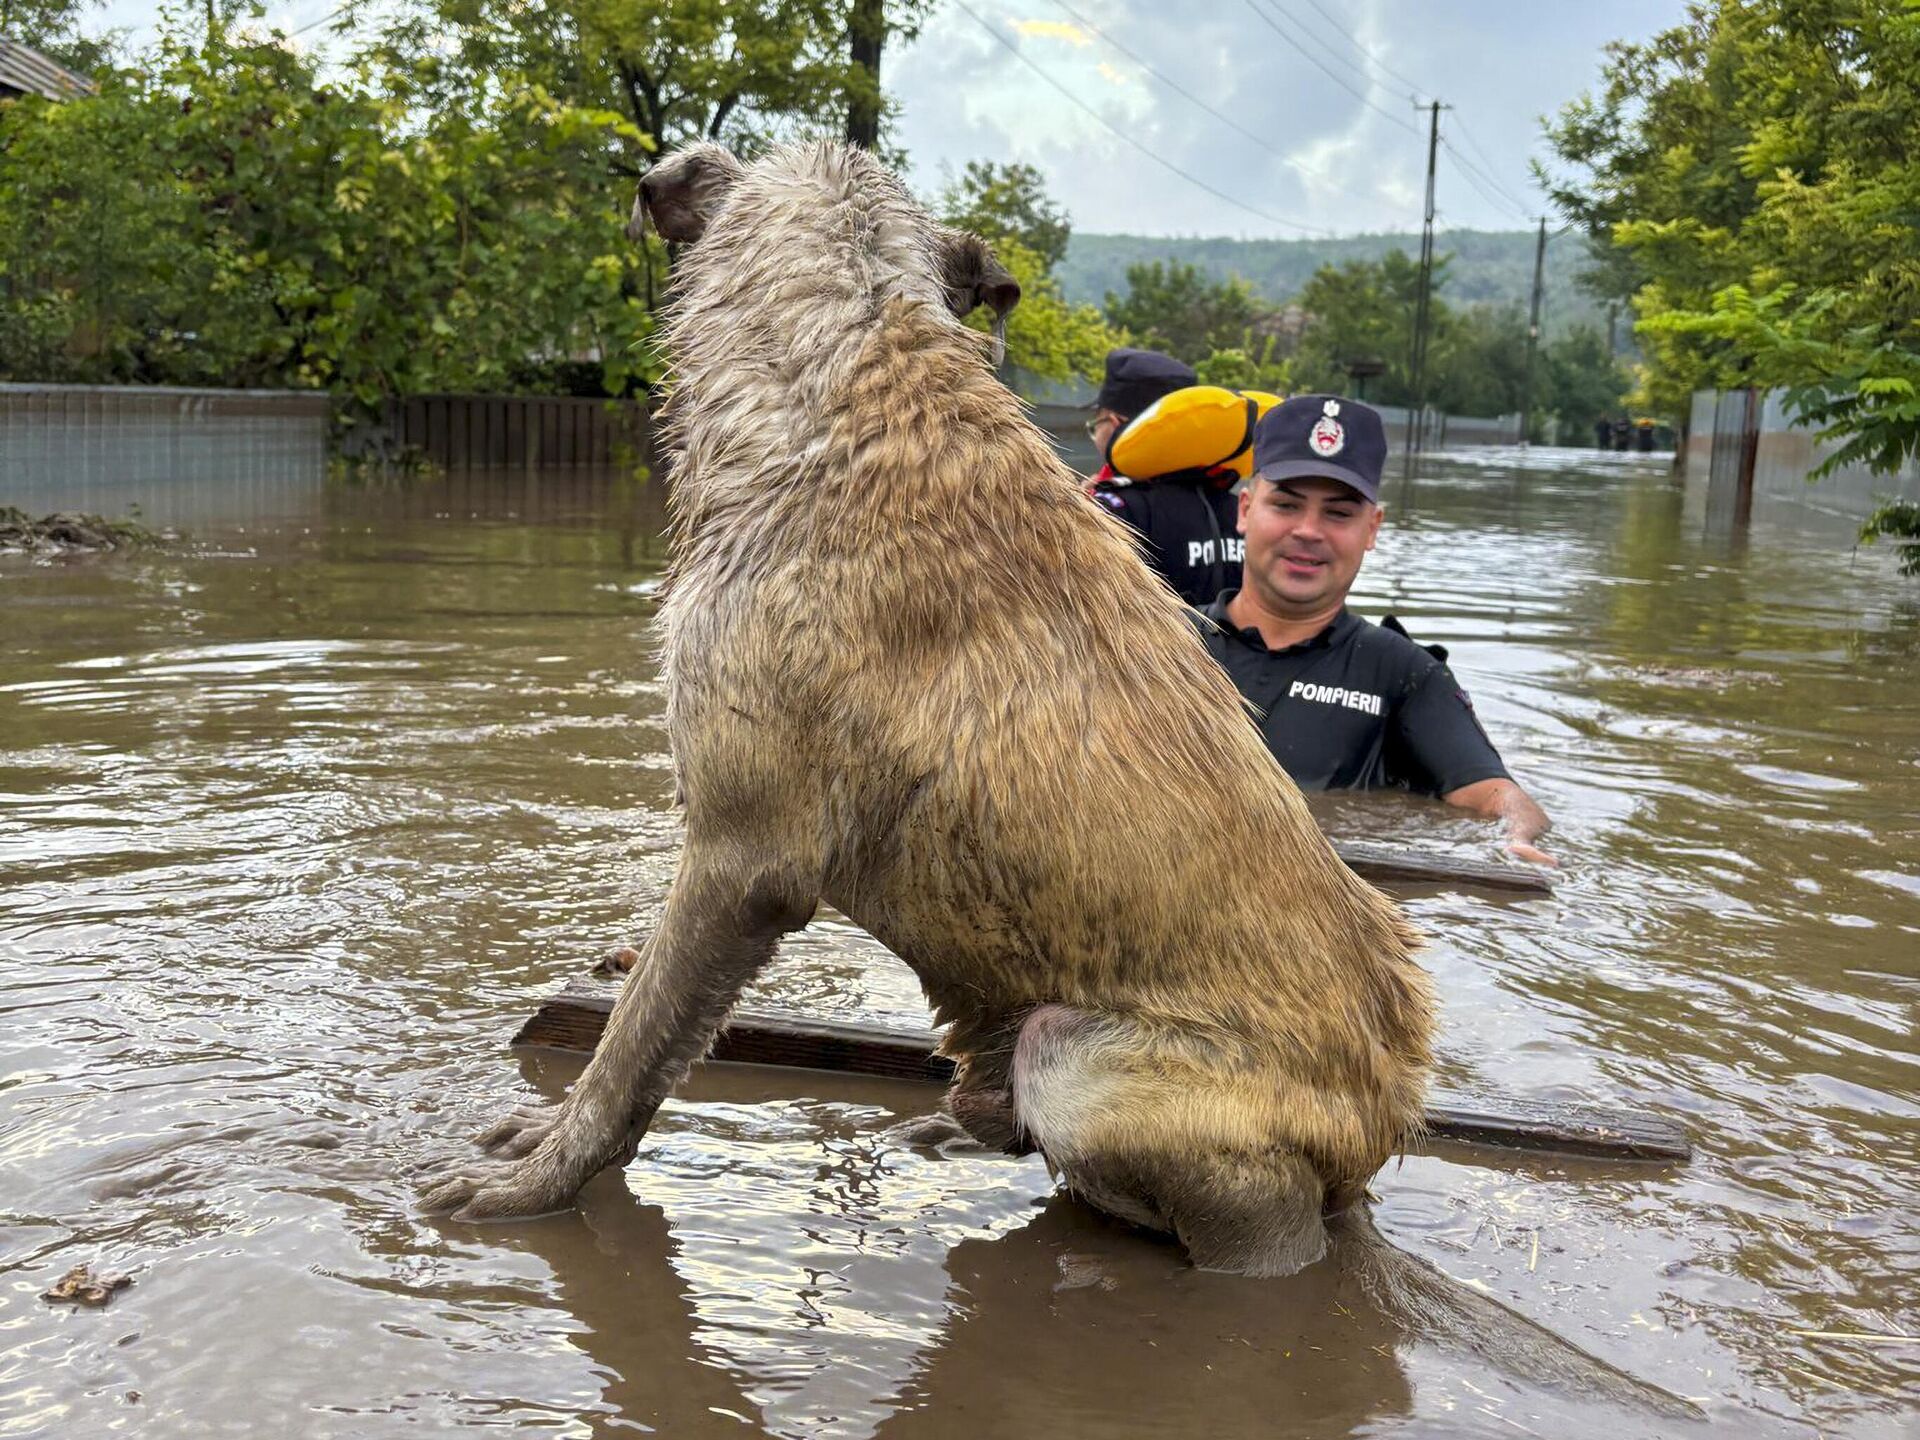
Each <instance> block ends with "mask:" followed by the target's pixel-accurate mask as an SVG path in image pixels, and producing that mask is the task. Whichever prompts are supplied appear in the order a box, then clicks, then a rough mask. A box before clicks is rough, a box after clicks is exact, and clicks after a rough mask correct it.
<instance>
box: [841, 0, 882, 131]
mask: <svg viewBox="0 0 1920 1440" xmlns="http://www.w3.org/2000/svg"><path fill="white" fill-rule="evenodd" d="M886 38H887V6H886V0H853V13H852V14H851V15H850V16H849V17H848V19H847V53H848V58H849V59H851V60H852V61H853V66H854V72H855V73H854V81H855V89H854V91H853V93H852V95H850V96H849V97H848V100H847V143H848V144H849V145H858V146H859V147H860V148H861V149H863V150H871V149H873V148H874V147H875V146H877V145H878V144H879V143H880V47H881V45H882V44H884V43H885V41H886Z"/></svg>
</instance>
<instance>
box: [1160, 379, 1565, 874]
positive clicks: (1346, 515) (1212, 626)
mask: <svg viewBox="0 0 1920 1440" xmlns="http://www.w3.org/2000/svg"><path fill="white" fill-rule="evenodd" d="M1386 458H1387V437H1386V429H1385V427H1384V426H1383V425H1382V424H1381V421H1380V415H1379V413H1378V412H1377V411H1375V410H1373V409H1372V408H1370V407H1369V406H1367V405H1364V404H1361V403H1360V402H1359V401H1356V400H1347V399H1344V398H1342V397H1340V396H1337V395H1296V396H1294V397H1293V398H1292V399H1291V400H1287V401H1284V402H1282V403H1281V404H1279V405H1277V406H1275V407H1274V408H1273V409H1271V410H1269V411H1268V412H1267V414H1266V416H1265V418H1263V419H1262V420H1261V421H1260V424H1259V426H1258V427H1257V428H1256V430H1255V431H1254V461H1253V475H1252V478H1250V479H1249V480H1248V481H1247V483H1246V487H1245V488H1244V489H1243V490H1242V491H1241V494H1240V499H1239V507H1240V508H1239V521H1238V523H1239V529H1240V533H1241V534H1242V535H1243V536H1244V537H1245V540H1246V551H1245V555H1244V558H1243V561H1242V564H1243V567H1244V584H1243V585H1242V586H1241V588H1240V589H1238V590H1229V591H1227V592H1226V593H1224V594H1222V595H1221V596H1220V597H1219V598H1218V599H1216V600H1215V601H1214V602H1213V603H1212V604H1211V605H1209V606H1207V607H1206V608H1205V609H1204V610H1203V611H1199V612H1197V614H1198V615H1200V616H1204V622H1203V623H1202V624H1201V625H1200V632H1201V637H1202V638H1203V639H1204V640H1205V642H1206V645H1207V649H1208V650H1209V651H1210V652H1211V653H1212V654H1213V657H1214V659H1216V660H1218V661H1219V662H1220V664H1221V665H1222V666H1223V667H1224V668H1225V670H1226V672H1227V674H1228V675H1229V676H1231V677H1232V679H1233V683H1234V685H1235V686H1236V688H1238V689H1239V691H1240V693H1241V695H1242V696H1244V697H1245V698H1246V700H1247V701H1248V702H1249V703H1250V705H1251V706H1252V707H1253V709H1254V711H1255V717H1256V719H1255V723H1256V724H1257V725H1258V726H1259V729H1260V734H1261V736H1262V737H1263V738H1264V739H1265V740H1266V742H1267V748H1268V749H1269V750H1271V751H1272V752H1273V756H1274V758H1275V759H1276V760H1278V761H1279V762H1280V764H1281V766H1282V768H1284V769H1285V770H1286V772H1287V773H1288V774H1289V775H1291V776H1292V777H1293V779H1294V781H1295V783H1296V784H1298V785H1299V786H1300V788H1301V789H1303V790H1379V789H1403V790H1410V791H1412V792H1413V793H1415V794H1418V795H1431V796H1437V797H1438V798H1440V799H1442V800H1445V801H1446V802H1447V803H1448V804H1449V805H1457V806H1459V807H1460V808H1461V809H1463V810H1468V811H1471V812H1472V813H1473V814H1475V815H1480V816H1483V817H1485V818H1486V819H1489V820H1498V821H1500V822H1501V823H1502V824H1503V825H1504V827H1505V830H1506V846H1507V849H1508V851H1510V852H1511V853H1512V854H1514V855H1516V856H1518V857H1519V858H1521V859H1523V860H1530V861H1533V862H1535V863H1536V864H1542V865H1552V864H1554V863H1556V862H1555V861H1554V859H1553V857H1552V856H1550V855H1548V854H1547V853H1546V852H1545V851H1543V850H1541V849H1540V848H1539V847H1538V846H1537V845H1536V844H1535V843H1534V842H1535V841H1536V840H1538V839H1539V838H1540V837H1541V836H1542V835H1543V834H1545V833H1546V831H1547V829H1548V827H1549V826H1550V824H1551V823H1552V822H1551V821H1549V820H1548V819H1547V816H1546V813H1545V812H1544V811H1543V810H1541V808H1540V807H1539V806H1538V805H1536V804H1535V803H1534V802H1533V800H1532V798H1531V797H1530V796H1529V795H1528V794H1527V792H1526V791H1525V790H1523V789H1521V788H1520V786H1519V785H1518V784H1517V783H1516V782H1515V781H1514V779H1513V777H1512V776H1511V775H1509V774H1508V773H1507V767H1506V766H1505V765H1504V764H1502V763H1501V760H1500V754H1499V752H1498V751H1497V750H1495V749H1494V748H1493V742H1492V741H1491V740H1489V739H1488V738H1487V733H1486V731H1485V730H1483V729H1481V727H1480V721H1479V719H1478V718H1477V717H1476V716H1475V715H1474V713H1473V704H1472V702H1471V701H1470V700H1468V699H1467V693H1466V691H1465V690H1463V689H1461V688H1460V683H1459V681H1457V680H1455V679H1454V677H1453V672H1452V671H1451V670H1449V669H1448V668H1447V666H1446V652H1445V651H1444V650H1440V649H1439V647H1437V646H1436V647H1434V648H1433V649H1432V650H1429V649H1427V648H1426V647H1423V646H1420V645H1417V644H1415V643H1414V642H1413V641H1412V640H1410V639H1408V638H1407V635H1406V632H1405V631H1404V630H1403V629H1401V628H1400V627H1399V625H1398V622H1396V621H1395V620H1394V619H1393V618H1392V617H1391V616H1389V617H1388V618H1387V620H1386V621H1385V622H1384V624H1382V625H1373V624H1370V623H1369V622H1367V621H1366V620H1363V619H1361V618H1360V617H1359V616H1358V615H1355V614H1354V613H1353V612H1352V611H1350V610H1348V609H1347V592H1348V591H1349V590H1351V589H1352V588H1353V582H1354V579H1355V578H1356V577H1357V576H1358V575H1359V573H1360V564H1361V561H1362V560H1364V559H1365V558H1366V554H1367V552H1368V551H1369V550H1371V549H1373V545H1374V540H1375V538H1376V537H1377V536H1378V535H1379V533H1380V520H1381V515H1382V511H1381V508H1380V472H1381V469H1382V467H1383V466H1384V464H1385V462H1386ZM1205 622H1211V623H1205Z"/></svg>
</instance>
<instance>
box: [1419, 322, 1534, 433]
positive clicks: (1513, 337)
mask: <svg viewBox="0 0 1920 1440" xmlns="http://www.w3.org/2000/svg"><path fill="white" fill-rule="evenodd" d="M1536 363H1537V362H1536ZM1526 369H1527V320H1526V316H1525V315H1524V314H1522V313H1521V311H1520V307H1519V306H1517V305H1467V306H1463V307H1461V308H1459V309H1450V308H1448V307H1445V306H1440V307H1437V310H1436V314H1435V333H1434V336H1433V338H1432V340H1431V341H1430V342H1429V344H1428V349H1427V370H1428V375H1429V379H1428V384H1427V403H1428V404H1430V405H1432V406H1434V407H1435V408H1436V409H1439V410H1443V411H1445V412H1447V413H1448V414H1451V415H1511V414H1514V413H1515V412H1517V411H1518V410H1519V409H1520V406H1521V397H1522V394H1523V392H1524V391H1525V389H1526ZM1535 396H1536V399H1537V398H1539V391H1538V389H1537V388H1536V391H1535Z"/></svg>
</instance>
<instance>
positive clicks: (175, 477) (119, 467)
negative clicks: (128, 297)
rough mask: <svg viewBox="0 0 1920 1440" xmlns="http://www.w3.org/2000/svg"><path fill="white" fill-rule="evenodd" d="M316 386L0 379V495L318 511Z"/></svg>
mask: <svg viewBox="0 0 1920 1440" xmlns="http://www.w3.org/2000/svg"><path fill="white" fill-rule="evenodd" d="M328 404H329V402H328V399H327V397H326V396H325V395H322V394H315V393H311V392H294V391H278V390H185V389H174V388H171V387H164V386H107V385H19V384H0V505H12V506H17V507H18V508H20V509H22V510H25V511H27V512H28V513H29V514H32V515H35V516H39V515H44V514H49V513H51V512H53V511H56V510H80V511H86V512H89V513H92V514H98V515H106V516H109V517H120V516H124V515H125V514H127V512H128V511H129V509H131V508H133V507H138V509H139V512H140V514H141V516H142V517H143V518H144V519H146V520H148V521H150V522H153V523H156V524H163V525H181V526H187V527H193V526H229V525H239V526H244V525H246V524H249V523H255V522H265V521H269V520H286V519H297V518H301V517H305V516H313V515H318V514H319V511H320V501H321V492H322V487H323V485H324V482H325V480H326V474H327V411H328Z"/></svg>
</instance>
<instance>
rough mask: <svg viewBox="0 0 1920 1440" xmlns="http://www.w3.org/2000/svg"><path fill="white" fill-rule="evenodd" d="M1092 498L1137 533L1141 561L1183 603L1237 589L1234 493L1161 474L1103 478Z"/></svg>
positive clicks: (1237, 515)
mask: <svg viewBox="0 0 1920 1440" xmlns="http://www.w3.org/2000/svg"><path fill="white" fill-rule="evenodd" d="M1093 498H1094V500H1095V501H1097V502H1098V503H1099V504H1100V505H1101V506H1102V507H1104V508H1105V509H1108V510H1111V511H1112V512H1113V513H1114V514H1115V515H1118V516H1119V517H1120V518H1121V519H1122V520H1124V521H1126V522H1127V524H1129V525H1131V526H1132V527H1133V528H1134V529H1135V530H1137V531H1139V532H1140V534H1141V536H1142V537H1143V538H1144V539H1145V540H1146V542H1147V543H1146V545H1145V547H1144V549H1145V551H1146V560H1147V564H1148V565H1150V566H1151V567H1153V569H1154V570H1155V571H1157V572H1158V573H1159V574H1160V575H1162V576H1164V577H1165V578H1166V582H1167V583H1168V584H1169V585H1171V586H1172V587H1173V588H1174V590H1175V591H1177V592H1178V593H1179V596H1180V598H1181V599H1182V600H1184V601H1186V602H1187V603H1188V604H1189V605H1204V604H1206V603H1207V602H1208V601H1209V600H1211V599H1213V597H1214V596H1216V595H1218V594H1219V593H1220V592H1221V591H1222V590H1237V589H1239V588H1240V557H1241V554H1242V551H1243V549H1244V547H1245V544H1246V542H1245V541H1243V540H1242V539H1241V538H1240V535H1239V522H1240V497H1239V496H1238V495H1236V494H1234V493H1233V491H1232V490H1231V489H1230V488H1225V487H1222V486H1221V485H1220V484H1219V483H1218V482H1217V481H1216V480H1213V479H1211V478H1202V479H1200V480H1198V481H1194V480H1188V479H1182V478H1178V477H1175V476H1162V477H1161V478H1160V479H1158V480H1150V481H1146V482H1144V483H1133V484H1116V483H1115V482H1113V481H1111V480H1104V481H1102V482H1101V483H1100V484H1098V485H1096V486H1094V487H1093Z"/></svg>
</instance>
